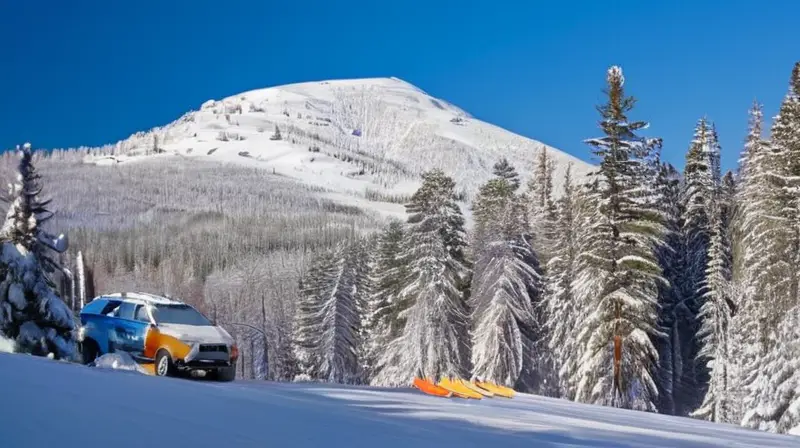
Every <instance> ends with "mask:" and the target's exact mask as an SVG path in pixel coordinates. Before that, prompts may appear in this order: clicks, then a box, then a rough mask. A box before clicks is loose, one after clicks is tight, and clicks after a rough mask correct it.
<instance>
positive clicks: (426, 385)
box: [414, 378, 453, 398]
mask: <svg viewBox="0 0 800 448" xmlns="http://www.w3.org/2000/svg"><path fill="white" fill-rule="evenodd" d="M414 387H416V388H417V389H419V390H421V391H422V392H425V393H426V394H429V395H436V396H437V397H446V398H449V397H452V396H453V393H452V392H450V391H449V390H447V389H445V388H443V387H439V386H437V385H435V384H433V383H431V382H430V381H428V380H423V379H422V378H414Z"/></svg>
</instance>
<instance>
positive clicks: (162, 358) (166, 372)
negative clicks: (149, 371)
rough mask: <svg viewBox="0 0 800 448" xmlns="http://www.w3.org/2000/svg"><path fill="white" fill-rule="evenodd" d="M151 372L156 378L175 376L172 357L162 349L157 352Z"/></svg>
mask: <svg viewBox="0 0 800 448" xmlns="http://www.w3.org/2000/svg"><path fill="white" fill-rule="evenodd" d="M153 370H154V372H155V375H156V376H175V363H174V362H172V355H170V354H169V352H168V351H166V350H164V349H161V350H159V351H158V353H156V359H155V365H154V366H153Z"/></svg>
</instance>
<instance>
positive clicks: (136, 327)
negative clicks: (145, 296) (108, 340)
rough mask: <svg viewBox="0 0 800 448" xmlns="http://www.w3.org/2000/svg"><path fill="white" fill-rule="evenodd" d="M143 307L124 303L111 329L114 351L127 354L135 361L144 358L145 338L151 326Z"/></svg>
mask: <svg viewBox="0 0 800 448" xmlns="http://www.w3.org/2000/svg"><path fill="white" fill-rule="evenodd" d="M142 307H144V305H143V304H137V303H131V302H123V303H122V305H120V307H119V315H118V317H117V318H116V319H115V320H114V323H113V327H112V328H111V329H110V330H111V333H112V335H113V339H114V349H115V350H116V351H124V352H127V353H128V354H130V355H131V356H132V357H133V358H134V359H141V358H142V356H143V353H144V343H145V336H146V335H147V329H148V327H149V326H150V321H149V319H147V314H146V313H142V311H143V310H142V309H141V308H142ZM137 311H138V313H137ZM137 317H138V319H137Z"/></svg>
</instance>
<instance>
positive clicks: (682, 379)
mask: <svg viewBox="0 0 800 448" xmlns="http://www.w3.org/2000/svg"><path fill="white" fill-rule="evenodd" d="M719 180H720V175H719V145H718V144H717V142H716V136H715V135H714V131H713V128H712V127H711V125H710V124H709V122H708V121H707V120H706V119H705V118H702V119H700V120H699V121H698V123H697V127H696V128H695V133H694V138H693V139H692V142H691V145H690V146H689V151H688V152H687V154H686V165H685V168H684V192H683V201H684V216H683V229H682V233H683V239H684V244H683V249H684V254H683V260H684V262H685V266H684V269H685V271H684V272H683V276H682V277H683V280H682V282H681V283H680V285H681V287H682V289H683V291H682V294H681V297H682V302H681V303H679V304H678V308H677V311H678V312H677V313H676V319H677V322H676V325H677V329H678V335H679V338H680V340H679V341H678V342H679V343H680V348H681V356H682V358H683V359H682V360H681V363H680V365H681V366H682V370H681V371H679V372H675V375H676V378H677V379H678V380H679V381H678V382H676V384H675V388H674V391H673V396H674V400H675V411H676V414H678V415H686V414H688V413H689V412H691V411H692V410H694V409H696V408H697V407H698V406H699V405H700V400H701V397H702V391H703V390H704V388H705V385H706V384H707V382H708V370H707V368H706V366H705V365H704V364H703V363H701V362H698V357H699V351H700V347H701V345H700V342H699V341H698V340H697V337H696V335H697V333H698V331H699V329H700V328H699V323H700V319H699V314H700V307H701V306H702V303H703V297H702V296H703V292H702V290H703V285H705V282H706V270H707V267H708V253H709V247H710V242H711V235H712V228H711V207H712V205H713V204H714V203H715V201H716V200H717V193H718V191H719V187H720V184H719ZM675 355H676V356H677V355H678V353H677V352H676V353H675ZM698 391H701V393H700V394H698Z"/></svg>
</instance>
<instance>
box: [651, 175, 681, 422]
mask: <svg viewBox="0 0 800 448" xmlns="http://www.w3.org/2000/svg"><path fill="white" fill-rule="evenodd" d="M656 184H657V186H658V187H657V188H658V189H659V191H660V193H661V197H662V200H661V203H660V208H661V210H662V213H663V214H664V227H665V234H664V244H662V245H661V246H660V247H659V248H658V249H657V251H656V256H657V258H658V263H659V265H660V266H661V269H662V272H663V276H664V278H665V279H666V280H667V282H668V283H667V284H661V285H659V312H658V322H659V328H660V330H661V332H662V333H663V334H662V335H661V336H660V337H659V338H658V339H656V341H655V343H656V347H657V348H658V354H659V355H658V359H659V368H658V378H657V381H658V391H659V399H658V410H659V412H661V413H664V414H675V403H674V399H673V390H674V386H675V384H676V383H678V382H679V381H680V377H679V376H677V374H679V373H680V372H681V371H682V365H683V364H682V362H683V356H682V355H681V339H680V335H679V331H680V329H679V328H678V325H677V324H678V320H679V319H678V316H679V315H688V314H689V313H688V310H686V309H685V306H686V304H685V302H684V301H683V300H682V299H683V294H682V289H681V288H680V286H679V285H680V283H681V281H682V278H683V275H684V272H685V266H684V260H683V255H684V251H683V237H682V234H681V229H682V228H683V202H682V184H681V176H680V174H679V173H678V171H677V170H676V169H675V167H673V166H672V165H670V164H666V163H664V164H661V167H660V169H659V173H658V177H657V181H656Z"/></svg>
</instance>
